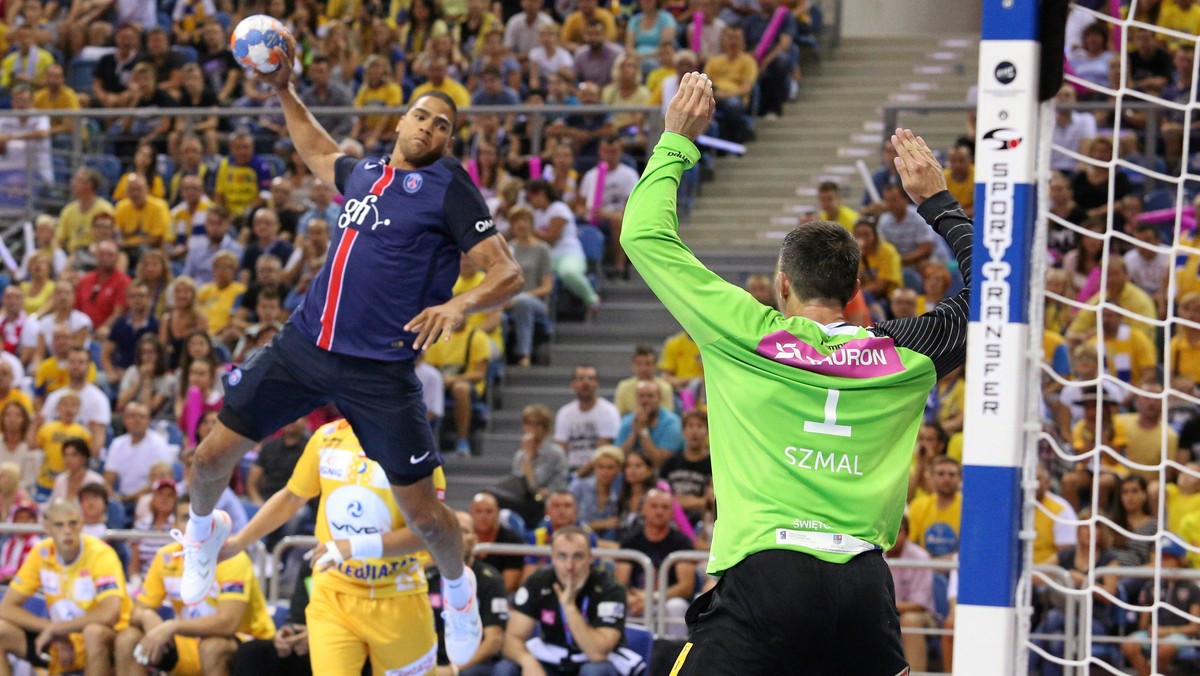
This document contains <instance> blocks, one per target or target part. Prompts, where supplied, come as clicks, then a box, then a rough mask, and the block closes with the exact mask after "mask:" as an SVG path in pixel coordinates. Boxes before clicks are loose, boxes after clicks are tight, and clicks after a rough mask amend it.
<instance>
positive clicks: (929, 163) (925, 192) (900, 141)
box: [672, 102, 946, 205]
mask: <svg viewBox="0 0 1200 676" xmlns="http://www.w3.org/2000/svg"><path fill="white" fill-rule="evenodd" d="M672 105H674V102H672ZM892 147H893V148H895V149H896V160H895V161H896V171H898V172H899V173H900V181H901V182H902V183H903V184H904V191H905V192H907V193H908V196H909V197H910V198H912V201H913V202H915V203H917V204H918V205H920V204H921V203H922V202H924V201H925V200H927V199H929V198H930V197H933V196H934V195H936V194H938V193H939V192H941V191H943V190H945V189H946V175H945V174H943V173H942V165H941V163H939V162H938V161H937V158H936V157H934V156H933V151H932V150H930V149H929V146H927V145H925V139H923V138H921V137H920V136H915V135H913V133H912V131H911V130H908V129H897V130H896V133H895V134H892Z"/></svg>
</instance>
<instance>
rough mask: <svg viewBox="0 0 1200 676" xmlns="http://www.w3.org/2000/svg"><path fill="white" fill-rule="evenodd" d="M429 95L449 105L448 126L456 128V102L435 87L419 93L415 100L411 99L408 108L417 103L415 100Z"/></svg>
mask: <svg viewBox="0 0 1200 676" xmlns="http://www.w3.org/2000/svg"><path fill="white" fill-rule="evenodd" d="M430 97H432V98H435V99H437V100H438V101H441V102H442V103H444V104H446V105H447V106H450V126H452V127H453V128H455V129H458V104H457V103H455V102H454V99H452V98H450V95H449V94H447V93H446V92H439V91H437V90H436V89H435V90H431V91H427V92H425V93H423V94H421V95H420V96H418V97H417V98H416V99H415V100H413V102H412V103H411V104H409V108H412V107H413V106H415V105H417V101H420V100H421V99H427V98H430Z"/></svg>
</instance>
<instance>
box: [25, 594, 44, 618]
mask: <svg viewBox="0 0 1200 676" xmlns="http://www.w3.org/2000/svg"><path fill="white" fill-rule="evenodd" d="M22 607H23V608H24V609H25V610H28V611H29V612H31V613H33V614H34V615H37V616H38V617H50V612H49V610H48V609H47V608H46V599H45V598H44V597H43V596H42V595H41V594H34V595H33V596H30V597H29V598H27V599H25V603H24V605H22Z"/></svg>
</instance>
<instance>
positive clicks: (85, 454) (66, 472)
mask: <svg viewBox="0 0 1200 676" xmlns="http://www.w3.org/2000/svg"><path fill="white" fill-rule="evenodd" d="M62 455H63V472H62V473H61V474H59V475H58V476H56V477H54V490H52V491H50V499H51V500H57V499H60V498H65V499H67V500H75V501H78V500H79V489H80V488H82V487H83V486H84V484H90V483H104V477H103V476H101V475H100V474H98V473H96V472H94V471H92V470H90V469H88V462H89V461H91V459H92V450H91V449H90V448H88V445H87V442H85V441H84V440H83V439H79V438H78V437H76V438H74V439H67V440H66V441H65V442H63V447H62Z"/></svg>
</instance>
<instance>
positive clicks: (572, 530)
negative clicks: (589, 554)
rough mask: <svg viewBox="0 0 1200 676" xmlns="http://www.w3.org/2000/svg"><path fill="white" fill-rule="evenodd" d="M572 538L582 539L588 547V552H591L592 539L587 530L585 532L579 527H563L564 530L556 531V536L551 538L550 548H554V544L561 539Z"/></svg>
mask: <svg viewBox="0 0 1200 676" xmlns="http://www.w3.org/2000/svg"><path fill="white" fill-rule="evenodd" d="M571 536H575V537H579V538H582V539H583V543H584V544H585V545H587V548H588V551H591V549H592V539H591V538H590V537H588V534H587V532H586V531H585V530H583V529H582V528H580V527H579V526H563V527H562V528H559V529H558V530H556V531H554V535H551V536H550V546H551V547H553V546H554V543H555V542H557V541H558V540H559V538H565V537H571Z"/></svg>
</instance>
